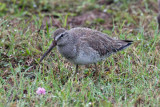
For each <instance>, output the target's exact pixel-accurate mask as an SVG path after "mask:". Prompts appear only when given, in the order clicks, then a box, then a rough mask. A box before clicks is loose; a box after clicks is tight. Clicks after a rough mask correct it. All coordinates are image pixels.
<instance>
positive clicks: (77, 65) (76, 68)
mask: <svg viewBox="0 0 160 107" xmlns="http://www.w3.org/2000/svg"><path fill="white" fill-rule="evenodd" d="M77 73H78V64H76V74H77Z"/></svg>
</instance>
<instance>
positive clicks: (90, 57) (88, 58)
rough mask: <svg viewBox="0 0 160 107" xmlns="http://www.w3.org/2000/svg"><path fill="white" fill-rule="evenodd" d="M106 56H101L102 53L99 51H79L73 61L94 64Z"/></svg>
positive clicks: (81, 63)
mask: <svg viewBox="0 0 160 107" xmlns="http://www.w3.org/2000/svg"><path fill="white" fill-rule="evenodd" d="M105 58H106V57H105V56H103V57H100V55H99V54H98V53H97V52H89V53H87V52H83V51H81V52H79V54H78V55H77V57H76V58H74V59H71V62H73V63H75V64H80V65H85V64H93V63H97V62H99V61H101V60H104V59H105Z"/></svg>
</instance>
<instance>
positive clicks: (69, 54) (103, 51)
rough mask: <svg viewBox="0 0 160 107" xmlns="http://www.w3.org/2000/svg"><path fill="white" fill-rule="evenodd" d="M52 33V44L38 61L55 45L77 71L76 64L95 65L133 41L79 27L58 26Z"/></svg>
mask: <svg viewBox="0 0 160 107" xmlns="http://www.w3.org/2000/svg"><path fill="white" fill-rule="evenodd" d="M53 35H54V37H53V41H52V44H51V45H50V47H49V49H48V50H47V51H46V52H45V53H44V55H43V56H42V57H41V59H40V62H41V61H42V60H43V59H44V57H45V56H46V55H47V54H48V53H49V52H51V50H52V49H53V48H54V47H55V46H57V49H58V51H59V52H60V54H61V55H62V56H64V57H65V58H66V59H68V60H69V61H70V62H72V63H74V64H75V65H76V72H78V65H86V64H95V65H96V63H97V62H99V61H101V60H104V59H105V58H106V57H109V56H110V55H111V54H112V53H116V52H118V51H120V50H123V49H125V48H127V47H128V46H129V45H131V44H132V42H133V41H131V40H116V39H113V38H111V37H109V36H108V35H107V34H105V33H102V32H99V31H96V30H92V29H89V28H81V27H78V28H72V29H70V30H66V29H64V28H59V29H57V30H56V31H55V32H54V34H53Z"/></svg>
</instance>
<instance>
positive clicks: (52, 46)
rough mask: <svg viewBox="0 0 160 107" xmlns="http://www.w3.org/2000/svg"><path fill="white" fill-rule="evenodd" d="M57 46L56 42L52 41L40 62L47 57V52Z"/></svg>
mask: <svg viewBox="0 0 160 107" xmlns="http://www.w3.org/2000/svg"><path fill="white" fill-rule="evenodd" d="M56 45H57V42H56V41H55V40H54V41H53V42H52V44H51V45H50V47H49V49H48V50H47V51H46V52H45V53H44V55H43V56H42V57H41V59H40V62H41V61H42V60H43V59H44V57H45V56H47V55H48V53H49V52H51V50H52V49H53V48H54V47H55V46H56Z"/></svg>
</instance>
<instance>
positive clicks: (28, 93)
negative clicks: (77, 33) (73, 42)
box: [0, 0, 160, 107]
mask: <svg viewBox="0 0 160 107" xmlns="http://www.w3.org/2000/svg"><path fill="white" fill-rule="evenodd" d="M58 4H60V6H58ZM156 6H157V7H156ZM9 7H10V8H9ZM95 9H96V10H100V11H101V12H103V11H104V10H105V11H106V12H107V13H109V14H110V17H109V18H108V19H107V20H104V19H102V18H101V16H100V15H99V17H100V18H96V19H94V20H89V22H88V21H86V23H82V25H79V26H85V27H90V28H92V29H97V30H100V31H102V32H104V33H107V34H108V35H109V36H112V37H116V38H119V39H129V40H134V43H133V45H132V46H131V47H129V48H128V49H126V50H124V51H121V52H119V53H117V54H115V55H112V56H110V57H109V58H107V59H106V61H104V62H99V63H98V70H99V72H100V74H99V76H98V77H97V79H95V78H94V77H93V72H94V71H95V69H94V66H93V65H89V67H85V66H81V67H80V71H81V73H80V75H83V76H84V77H83V78H82V79H81V80H79V79H77V78H78V77H77V76H75V77H74V76H73V72H74V71H75V66H74V65H73V64H71V63H69V62H68V61H67V60H65V59H64V58H63V57H62V56H61V55H60V54H59V53H58V51H57V50H56V49H54V50H53V51H52V52H51V53H50V55H49V56H48V57H46V58H45V60H44V61H43V63H39V59H40V57H41V56H42V54H43V53H44V52H45V51H46V50H47V49H48V47H49V45H50V44H51V42H52V34H53V32H54V31H55V29H57V28H58V27H65V28H67V29H68V28H71V27H72V26H73V25H72V23H70V24H69V23H68V22H67V21H68V20H71V19H72V18H74V17H78V18H79V16H81V15H83V13H85V12H87V11H91V12H92V11H93V10H95ZM157 10H158V5H157V1H156V0H154V1H153V0H142V1H128V0H120V1H115V2H114V3H112V4H110V5H106V4H105V3H102V4H99V3H97V1H95V0H87V1H83V2H82V1H73V0H68V1H60V0H58V1H51V0H40V1H33V0H27V2H25V1H23V0H19V1H16V0H8V1H6V2H5V1H4V2H0V11H1V12H0V16H1V18H0V105H2V106H21V107H23V106H78V107H79V106H95V107H96V106H107V107H112V106H127V107H128V106H135V107H137V106H151V107H152V106H153V107H155V106H159V105H160V103H159V102H160V77H159V75H160V36H159V32H158V26H157V22H156V16H157ZM107 13H106V14H107ZM93 14H94V13H93ZM71 21H72V20H71ZM32 65H36V66H34V67H32ZM38 87H43V88H45V89H46V91H47V93H46V95H42V96H40V95H37V94H36V90H37V88H38Z"/></svg>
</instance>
